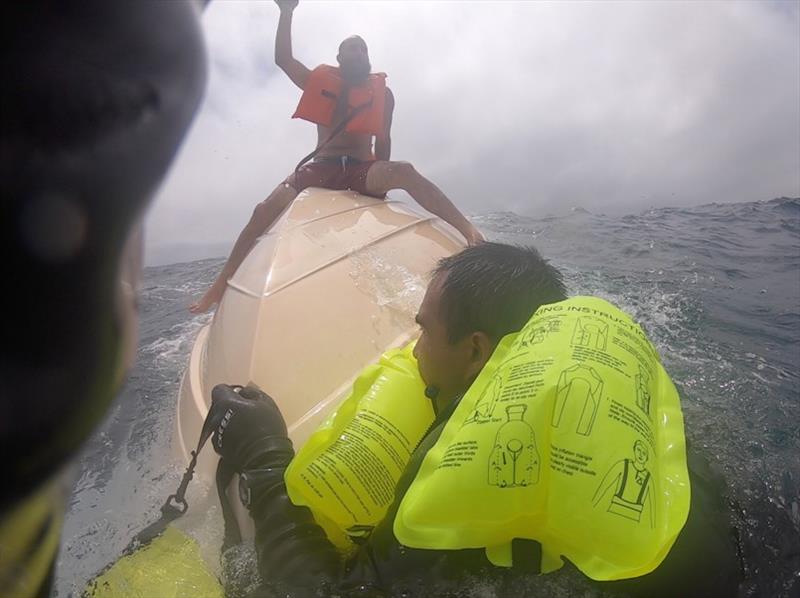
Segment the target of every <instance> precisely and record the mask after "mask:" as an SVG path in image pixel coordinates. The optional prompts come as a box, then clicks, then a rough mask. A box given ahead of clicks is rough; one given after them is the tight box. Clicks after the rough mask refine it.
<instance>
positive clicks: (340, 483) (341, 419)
mask: <svg viewBox="0 0 800 598" xmlns="http://www.w3.org/2000/svg"><path fill="white" fill-rule="evenodd" d="M412 350H413V343H411V344H409V345H407V346H406V347H404V348H403V349H394V350H391V351H387V352H386V353H384V355H383V356H381V359H380V361H379V363H377V364H374V365H370V366H368V367H367V368H365V369H364V371H363V372H362V373H361V374H360V375H359V377H358V379H357V380H356V381H355V383H354V384H353V390H352V392H351V393H350V395H349V396H348V397H347V398H346V399H345V400H344V402H343V403H342V404H341V405H340V406H339V408H338V409H337V410H336V412H335V413H334V414H333V415H332V416H330V417H329V418H328V420H327V421H325V422H324V423H323V424H322V426H320V428H319V429H318V430H317V431H316V432H314V434H312V436H311V438H309V440H308V442H306V444H305V445H304V446H303V447H302V448H301V449H300V451H299V452H298V453H297V455H296V456H295V458H294V459H293V460H292V462H291V464H290V465H289V468H288V469H287V471H286V477H285V479H286V487H287V489H288V491H289V497H290V498H291V499H292V502H293V503H295V504H297V505H305V506H308V507H309V508H310V509H311V511H312V512H313V513H314V517H315V518H316V519H317V521H318V522H319V523H320V524H321V525H322V526H323V527H324V528H325V530H326V532H327V533H328V536H329V537H330V538H331V539H332V540H333V541H334V542H335V543H337V544H338V545H339V546H340V547H343V548H344V547H346V540H345V536H344V533H345V532H348V531H349V532H350V533H357V532H358V531H359V530H361V529H364V528H369V527H371V526H374V525H375V524H376V523H378V522H379V521H380V520H381V519H382V518H383V516H384V515H385V514H386V510H387V509H388V507H389V505H390V504H391V502H392V500H393V499H394V489H395V485H396V484H397V481H398V480H399V478H400V474H401V473H402V472H403V470H404V469H405V466H406V464H407V463H408V460H409V458H410V457H411V453H412V452H413V451H414V449H415V448H416V446H417V444H418V443H419V441H420V439H421V438H422V435H423V434H424V433H425V431H426V430H427V429H428V427H429V426H430V424H431V423H432V422H433V408H432V406H431V403H430V401H429V400H428V399H427V398H426V397H425V384H424V383H423V382H422V378H421V377H420V375H419V369H418V368H417V362H416V360H415V359H414V356H413V354H412Z"/></svg>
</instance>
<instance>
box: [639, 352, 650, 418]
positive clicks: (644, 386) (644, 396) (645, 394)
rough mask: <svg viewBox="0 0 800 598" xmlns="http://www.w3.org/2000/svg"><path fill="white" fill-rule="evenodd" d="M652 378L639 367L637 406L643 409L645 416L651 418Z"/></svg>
mask: <svg viewBox="0 0 800 598" xmlns="http://www.w3.org/2000/svg"><path fill="white" fill-rule="evenodd" d="M649 385H650V376H649V375H648V373H647V372H646V371H645V370H644V369H643V368H642V366H641V364H640V365H639V373H638V374H636V406H637V407H639V409H641V410H642V411H643V412H644V414H645V415H646V416H647V417H648V418H649V417H650V389H649V388H648V387H649Z"/></svg>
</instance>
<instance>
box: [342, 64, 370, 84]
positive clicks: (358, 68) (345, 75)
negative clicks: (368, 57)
mask: <svg viewBox="0 0 800 598" xmlns="http://www.w3.org/2000/svg"><path fill="white" fill-rule="evenodd" d="M339 70H340V71H341V73H342V79H344V80H345V81H346V82H347V83H350V84H351V85H355V84H358V83H361V82H363V81H364V80H365V79H366V78H367V77H369V73H370V71H371V70H372V65H371V64H370V63H369V62H365V63H357V64H342V65H340V67H339Z"/></svg>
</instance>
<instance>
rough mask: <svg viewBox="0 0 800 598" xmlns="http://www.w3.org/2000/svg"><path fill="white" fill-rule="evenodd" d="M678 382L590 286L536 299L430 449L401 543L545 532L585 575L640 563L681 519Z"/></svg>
mask: <svg viewBox="0 0 800 598" xmlns="http://www.w3.org/2000/svg"><path fill="white" fill-rule="evenodd" d="M689 491H690V490H689V478H688V472H687V469H686V449H685V440H684V435H683V417H682V414H681V410H680V402H679V398H678V394H677V392H676V390H675V387H674V386H673V384H672V382H671V381H670V379H669V377H668V376H667V374H666V372H665V371H664V368H663V367H662V365H661V362H660V359H659V356H658V354H657V352H656V350H655V349H654V347H653V345H652V344H651V343H650V341H649V340H648V339H647V337H646V335H645V333H644V331H643V330H642V329H641V327H640V326H639V325H638V324H636V323H635V322H634V321H633V320H632V319H631V318H630V317H629V316H627V315H626V314H624V313H623V312H622V311H620V310H619V309H617V308H616V307H614V306H613V305H611V304H610V303H608V302H607V301H604V300H602V299H598V298H593V297H575V298H572V299H568V300H566V301H563V302H560V303H555V304H551V305H545V306H542V307H541V308H539V310H537V312H536V314H535V315H534V316H533V317H532V318H531V320H530V321H529V322H528V324H527V325H526V326H525V327H524V328H523V329H522V330H521V331H520V332H518V333H515V334H511V335H508V336H506V337H505V338H503V340H502V341H501V342H500V344H499V345H498V347H497V349H496V350H495V352H494V354H493V355H492V358H491V360H490V361H489V362H488V363H487V365H486V367H484V369H483V371H482V372H481V374H480V375H479V377H478V378H477V380H476V381H475V383H474V384H473V385H472V387H471V388H470V389H469V391H468V392H467V394H466V395H464V397H463V399H462V400H461V402H460V403H459V405H458V407H457V408H456V410H455V412H454V413H453V415H452V417H451V418H450V420H449V421H448V423H447V425H446V426H445V428H444V430H443V432H442V435H441V437H440V438H439V440H438V441H437V443H436V445H435V446H434V447H433V448H432V449H431V450H430V451H429V452H428V454H427V456H426V457H425V459H424V461H423V463H422V466H421V468H420V470H419V473H418V474H417V477H416V478H415V480H414V482H413V484H412V485H411V487H410V488H409V490H408V492H407V493H406V495H405V497H404V498H403V501H402V503H401V505H400V509H399V511H398V514H397V517H396V518H395V522H394V531H395V535H396V536H397V538H398V540H399V541H400V542H401V543H403V544H405V545H406V546H411V547H415V548H430V549H460V548H477V547H485V548H486V549H487V551H486V552H487V556H488V557H489V559H490V560H491V561H492V562H493V563H495V564H497V565H505V566H510V565H511V551H510V542H511V540H513V539H514V538H529V539H533V540H537V541H539V542H541V544H542V549H543V550H542V552H543V560H542V567H543V571H548V570H553V569H556V568H558V567H559V566H560V565H561V559H560V558H559V555H563V556H565V557H567V558H568V559H569V560H570V561H572V562H573V563H574V564H575V565H576V566H577V567H578V568H579V569H581V571H583V572H584V573H585V574H586V575H588V576H589V577H591V578H593V579H597V580H609V579H621V578H627V577H636V576H639V575H644V574H646V573H648V572H650V571H652V570H653V569H655V567H657V566H658V564H659V563H660V562H661V561H662V560H663V559H664V557H665V556H666V554H667V552H668V551H669V549H670V547H671V546H672V544H673V542H674V541H675V538H676V537H677V535H678V533H679V532H680V530H681V528H682V527H683V525H684V523H685V522H686V517H687V515H688V512H689Z"/></svg>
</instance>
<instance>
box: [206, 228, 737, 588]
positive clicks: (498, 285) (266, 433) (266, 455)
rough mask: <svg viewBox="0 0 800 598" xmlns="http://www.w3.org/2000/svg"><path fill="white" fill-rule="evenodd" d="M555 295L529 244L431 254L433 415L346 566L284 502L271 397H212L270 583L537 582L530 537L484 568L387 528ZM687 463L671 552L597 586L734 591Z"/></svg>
mask: <svg viewBox="0 0 800 598" xmlns="http://www.w3.org/2000/svg"><path fill="white" fill-rule="evenodd" d="M564 299H566V292H565V289H564V285H563V283H562V280H561V274H560V273H559V271H558V270H557V269H556V268H554V267H553V266H552V265H550V264H549V263H547V262H546V261H545V260H543V259H542V258H541V257H540V255H539V254H538V252H536V250H534V249H532V248H518V247H511V246H508V245H502V244H499V243H482V244H479V245H477V246H474V247H469V248H467V249H465V250H463V251H462V252H461V253H458V254H456V255H453V256H451V257H447V258H444V259H443V260H441V261H440V262H439V265H438V267H437V268H436V270H435V272H434V276H433V278H432V280H431V282H430V284H429V285H428V288H427V291H426V293H425V297H424V299H423V301H422V305H421V306H420V309H419V313H418V315H417V322H418V323H419V325H420V331H421V335H420V338H419V340H418V341H417V343H416V346H415V348H414V355H415V356H416V358H417V361H418V364H419V371H420V374H421V376H422V379H423V381H424V382H425V384H426V386H427V391H426V395H427V396H429V397H430V398H431V399H432V401H433V407H434V412H435V413H436V418H435V421H434V423H433V425H432V426H431V428H430V430H429V431H428V432H427V434H426V435H425V436H424V437H423V439H422V440H421V442H420V443H419V445H418V447H417V448H416V450H415V451H414V452H413V454H412V455H411V458H410V461H409V463H408V465H407V466H406V468H405V470H404V472H403V474H402V476H401V477H400V480H399V481H398V484H397V486H396V488H395V497H394V502H393V503H392V505H391V506H390V507H389V510H388V512H387V515H386V517H385V518H384V519H383V521H382V522H381V523H379V524H378V525H377V527H376V528H375V529H374V530H373V531H372V533H371V535H370V536H369V539H368V540H367V541H366V543H364V544H363V545H361V546H360V547H359V549H358V552H357V553H356V555H355V557H354V558H352V559H350V560H348V561H347V562H343V563H342V562H340V557H339V555H338V553H337V552H336V549H335V548H334V547H333V545H332V544H331V543H330V542H328V540H327V538H326V537H325V534H324V532H323V531H322V529H321V528H319V527H318V526H317V525H316V524H315V523H314V520H313V518H312V516H311V513H310V511H309V510H308V509H307V508H305V507H297V506H294V505H293V504H292V503H291V501H290V500H289V498H288V494H287V491H286V487H285V484H284V471H285V469H286V467H287V466H288V464H289V462H290V461H291V459H292V456H293V454H294V451H293V450H292V449H291V443H289V442H288V436H287V433H286V424H285V422H284V420H283V418H282V416H281V414H280V411H279V410H278V408H277V406H276V404H275V403H274V402H273V401H272V399H271V398H269V397H267V396H266V395H261V400H249V399H245V398H240V397H239V396H238V395H237V394H236V393H233V392H231V393H227V394H225V395H221V396H219V397H218V398H215V403H216V402H217V400H218V401H220V404H219V405H216V406H215V409H219V410H220V412H221V413H222V412H226V413H230V414H231V417H229V418H227V421H226V426H225V442H224V444H223V445H222V446H220V443H219V442H217V441H216V440H215V441H214V446H215V449H216V450H217V452H219V453H220V454H221V456H222V457H223V459H226V460H228V462H229V465H231V466H232V467H233V468H234V469H236V470H237V471H238V472H240V473H241V474H242V476H243V479H244V484H245V485H246V487H247V488H248V490H247V492H246V493H245V495H247V496H249V501H248V504H247V506H248V508H249V510H250V514H251V516H252V517H253V521H254V523H255V528H256V538H255V541H256V548H257V552H258V559H259V569H260V572H261V575H262V578H263V579H264V580H266V582H267V584H268V585H269V584H272V583H275V584H278V585H279V586H280V585H281V584H283V585H286V586H288V587H289V588H291V589H293V590H294V591H295V592H298V594H297V595H307V594H306V592H308V591H310V588H319V587H324V588H327V589H326V590H325V591H330V592H333V593H336V592H339V593H344V595H349V594H348V592H354V591H355V589H360V590H364V591H366V590H369V591H374V592H377V593H378V595H389V596H394V595H407V596H421V595H442V594H443V593H445V592H446V591H450V592H453V595H464V593H465V592H466V591H467V590H468V589H470V587H471V585H472V584H473V583H474V579H475V576H477V577H479V578H480V579H482V580H484V581H486V582H489V583H490V584H492V585H494V586H495V590H496V591H497V594H498V595H520V594H521V593H520V592H519V591H518V590H517V591H514V590H511V589H509V588H510V587H512V586H511V585H508V584H514V583H519V582H520V581H521V580H522V581H523V585H524V586H525V587H526V588H528V590H530V589H532V588H535V584H536V583H537V582H536V575H537V574H538V573H539V571H538V569H539V562H538V560H537V559H536V558H535V557H534V556H533V555H535V554H536V553H537V551H538V550H539V548H538V545H537V543H535V542H533V541H532V540H522V541H517V540H515V544H518V546H515V548H514V550H515V555H516V554H517V552H516V551H517V550H520V551H522V552H521V553H520V554H519V555H518V556H520V558H516V557H515V558H514V562H515V563H517V562H519V563H520V564H521V565H520V566H517V565H515V567H513V568H512V569H511V570H505V569H503V568H499V567H494V566H493V565H491V564H490V563H489V561H488V560H487V558H486V556H485V553H484V550H483V549H478V548H476V549H463V550H419V549H413V548H409V547H407V546H403V545H402V544H401V543H400V542H399V541H398V540H397V538H396V537H395V534H394V529H393V525H394V519H395V516H396V514H397V511H398V508H399V506H400V502H401V501H402V499H403V497H404V496H405V494H406V492H407V491H408V490H409V487H410V486H411V483H412V482H413V480H414V478H415V477H416V475H417V473H418V471H419V468H420V466H421V464H422V461H423V459H424V458H425V456H426V455H427V453H428V451H429V450H431V449H432V448H433V447H434V445H435V444H436V442H437V440H438V439H439V436H440V435H441V433H442V431H443V429H444V426H445V425H446V424H447V422H448V420H449V418H450V416H451V415H452V414H453V412H454V411H455V409H456V406H457V405H458V403H459V401H460V400H461V397H462V396H464V394H465V393H466V391H467V390H468V389H469V387H470V386H471V385H472V383H473V382H474V381H475V379H476V378H477V376H478V374H479V373H480V372H481V370H482V369H483V367H484V365H486V363H487V362H488V361H489V358H490V357H491V355H492V353H493V352H494V349H495V347H496V346H497V343H498V342H499V341H500V340H501V339H502V338H503V337H504V336H505V335H507V334H510V333H512V332H516V331H518V330H521V329H522V327H523V326H524V325H525V324H526V323H527V322H528V320H529V319H530V318H531V316H532V315H533V313H534V312H535V311H536V310H537V309H538V307H539V306H541V305H545V304H549V303H554V302H557V301H561V300H564ZM688 463H689V475H690V479H691V506H690V511H689V516H688V520H687V522H686V524H685V526H684V528H683V530H682V531H681V533H680V534H679V536H678V539H677V540H676V542H675V544H674V545H673V547H672V549H671V551H670V553H669V554H668V555H667V557H666V558H665V559H664V561H663V562H662V563H661V564H660V565H659V567H658V568H657V569H656V570H655V571H653V572H652V573H650V574H647V575H644V576H642V577H637V578H633V579H626V580H621V581H615V582H602V583H600V582H596V583H597V584H598V586H599V588H600V589H602V590H604V591H620V592H623V593H625V594H633V595H639V596H648V597H654V596H711V595H716V596H730V595H735V593H736V588H737V584H738V580H739V568H738V566H739V564H738V560H737V558H736V548H735V545H734V543H733V538H732V535H731V531H732V530H731V528H730V525H729V524H728V520H727V516H726V511H727V508H726V505H725V504H724V502H723V501H722V498H721V497H722V484H721V482H720V480H718V479H717V478H716V477H715V476H714V475H713V474H712V473H711V470H710V469H709V466H708V464H707V463H706V462H705V461H704V460H703V459H702V458H700V457H699V456H698V455H697V454H695V453H694V452H693V451H691V450H690V451H689V452H688ZM453 500H458V497H453ZM523 555H524V556H523ZM290 557H291V558H290ZM524 563H527V565H526V564H524ZM554 575H555V574H554ZM504 588H505V589H504Z"/></svg>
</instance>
